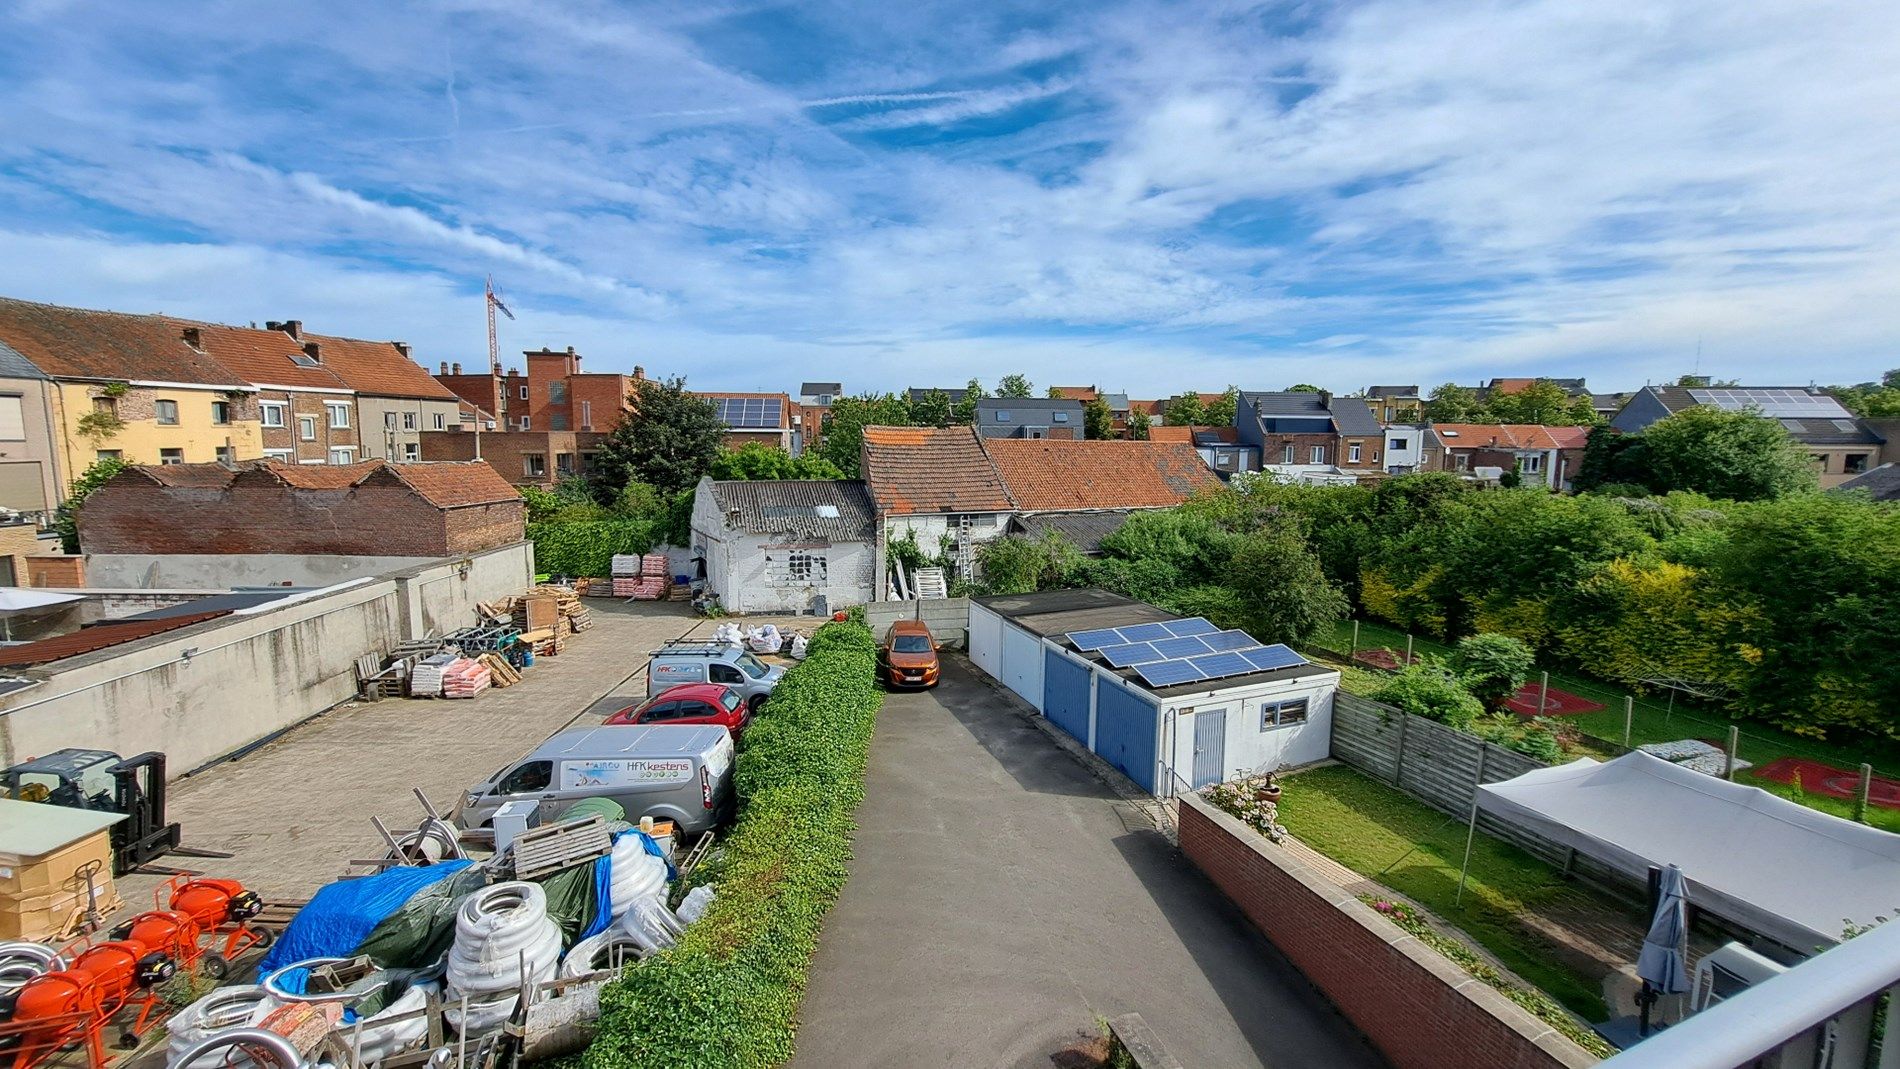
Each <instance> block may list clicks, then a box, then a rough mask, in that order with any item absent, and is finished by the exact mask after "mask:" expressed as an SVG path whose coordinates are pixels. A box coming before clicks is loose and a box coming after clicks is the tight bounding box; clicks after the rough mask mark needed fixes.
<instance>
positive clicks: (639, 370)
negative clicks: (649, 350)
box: [633, 364, 647, 379]
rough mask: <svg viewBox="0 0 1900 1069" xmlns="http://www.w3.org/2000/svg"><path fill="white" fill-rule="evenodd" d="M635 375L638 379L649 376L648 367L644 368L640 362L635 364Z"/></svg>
mask: <svg viewBox="0 0 1900 1069" xmlns="http://www.w3.org/2000/svg"><path fill="white" fill-rule="evenodd" d="M633 377H634V378H636V379H644V378H646V377H647V369H646V368H643V367H641V366H640V365H639V364H635V365H633Z"/></svg>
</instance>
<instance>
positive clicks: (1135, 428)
mask: <svg viewBox="0 0 1900 1069" xmlns="http://www.w3.org/2000/svg"><path fill="white" fill-rule="evenodd" d="M1153 428H1154V420H1152V419H1150V418H1148V413H1146V412H1144V411H1142V410H1141V409H1139V408H1137V409H1135V410H1134V411H1132V412H1130V413H1128V437H1129V438H1131V439H1133V440H1135V441H1137V442H1145V441H1147V440H1148V434H1149V432H1150V431H1151V430H1152V429H1153Z"/></svg>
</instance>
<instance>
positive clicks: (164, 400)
mask: <svg viewBox="0 0 1900 1069" xmlns="http://www.w3.org/2000/svg"><path fill="white" fill-rule="evenodd" d="M166 405H170V406H171V413H172V418H170V419H166V418H165V406H166ZM152 422H154V423H156V424H158V425H159V426H161V427H176V426H178V402H177V401H174V400H172V399H171V398H169V397H161V398H159V399H158V400H156V401H153V402H152Z"/></svg>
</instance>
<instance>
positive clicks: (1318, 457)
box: [1309, 445, 1326, 464]
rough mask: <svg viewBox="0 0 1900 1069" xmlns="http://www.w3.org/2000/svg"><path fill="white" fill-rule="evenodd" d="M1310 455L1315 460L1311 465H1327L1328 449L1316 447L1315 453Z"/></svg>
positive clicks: (1320, 446) (1321, 446)
mask: <svg viewBox="0 0 1900 1069" xmlns="http://www.w3.org/2000/svg"><path fill="white" fill-rule="evenodd" d="M1309 455H1310V456H1311V457H1312V458H1313V459H1312V461H1311V463H1314V464H1324V463H1326V447H1325V446H1323V445H1316V446H1314V447H1313V451H1312V452H1311V453H1310V454H1309Z"/></svg>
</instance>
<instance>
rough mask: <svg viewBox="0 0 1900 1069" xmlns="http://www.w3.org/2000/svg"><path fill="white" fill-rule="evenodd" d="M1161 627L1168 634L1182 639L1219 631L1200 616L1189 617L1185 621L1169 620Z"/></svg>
mask: <svg viewBox="0 0 1900 1069" xmlns="http://www.w3.org/2000/svg"><path fill="white" fill-rule="evenodd" d="M1161 626H1162V627H1165V628H1167V629H1168V634H1170V635H1180V636H1182V637H1183V638H1185V637H1187V636H1188V635H1211V634H1213V633H1214V632H1216V631H1219V630H1220V628H1218V627H1215V626H1214V625H1213V624H1211V623H1209V622H1207V620H1206V619H1205V618H1203V617H1200V616H1190V617H1188V618H1187V619H1185V620H1170V621H1168V622H1167V623H1165V624H1162V625H1161Z"/></svg>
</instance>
